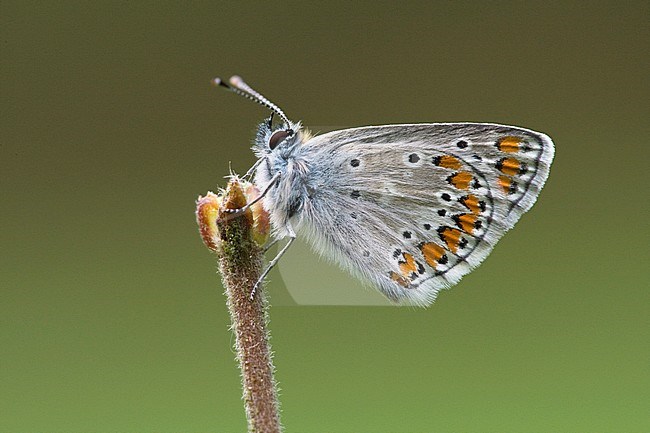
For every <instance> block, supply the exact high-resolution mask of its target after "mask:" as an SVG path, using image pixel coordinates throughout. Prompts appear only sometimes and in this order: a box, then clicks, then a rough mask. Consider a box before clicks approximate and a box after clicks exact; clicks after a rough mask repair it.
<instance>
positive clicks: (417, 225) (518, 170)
mask: <svg viewBox="0 0 650 433" xmlns="http://www.w3.org/2000/svg"><path fill="white" fill-rule="evenodd" d="M214 84H216V85H219V86H222V87H225V88H227V89H229V90H231V91H233V92H235V93H237V94H239V95H241V96H244V97H246V98H248V99H251V100H253V101H255V102H258V103H260V104H262V105H264V106H266V107H267V108H269V109H270V110H271V116H270V117H269V119H268V120H266V121H265V122H263V123H261V124H260V125H259V127H258V130H257V135H256V138H255V142H254V146H253V151H254V153H255V155H256V156H257V158H258V159H257V162H256V163H255V164H254V165H253V167H252V168H251V170H249V172H248V173H247V176H250V175H252V174H253V173H254V176H255V178H254V179H255V180H254V182H255V184H256V186H257V187H258V188H259V190H260V191H261V194H260V196H259V197H258V198H257V199H256V200H254V201H253V202H251V203H249V204H248V205H247V207H248V206H250V205H252V204H253V203H254V202H256V201H257V200H262V203H263V207H264V209H265V210H266V211H267V212H268V213H269V215H270V220H271V225H272V228H273V233H274V236H275V238H276V239H278V240H280V239H287V243H286V244H285V245H284V247H283V248H281V249H280V251H279V253H278V255H277V256H276V257H275V258H274V259H273V260H271V261H270V263H269V266H268V267H267V268H266V270H265V272H264V273H263V275H262V277H261V278H260V280H259V281H258V284H256V286H255V288H257V287H258V285H259V284H260V282H261V281H262V280H263V279H264V278H265V277H266V275H267V274H268V271H269V270H270V269H271V268H272V266H273V265H275V264H276V263H277V261H278V260H279V259H280V257H281V256H282V255H283V254H284V253H285V252H286V251H287V249H288V248H289V247H290V246H291V244H292V243H293V241H294V240H295V239H296V237H297V236H298V235H301V236H302V235H305V236H306V238H307V240H309V241H310V243H311V245H312V247H313V248H314V249H315V250H316V251H317V252H319V253H321V254H322V255H323V256H325V257H328V258H330V259H331V260H333V261H335V262H336V263H338V264H339V265H341V266H342V267H343V268H345V269H347V270H348V271H350V272H351V273H352V274H353V275H355V276H356V277H358V278H359V279H361V280H362V281H364V282H366V283H369V284H370V285H372V286H374V287H376V288H377V289H379V291H381V293H383V294H384V295H385V296H386V297H387V298H388V299H390V300H392V301H394V302H397V303H400V302H407V303H412V304H416V305H429V304H431V303H432V302H433V301H434V300H435V298H436V296H437V295H438V293H439V291H440V290H441V289H443V288H448V287H451V286H452V285H454V284H456V283H457V282H458V281H459V280H460V279H461V278H462V277H463V276H464V275H466V274H467V273H469V272H470V271H471V270H472V269H474V268H475V267H477V266H478V265H479V264H480V263H481V262H482V261H483V260H484V259H485V258H486V257H487V256H488V254H489V253H490V252H491V251H492V249H493V248H494V246H495V245H496V243H497V242H498V241H499V239H501V237H502V236H503V235H504V234H505V233H506V232H507V231H508V230H509V229H511V228H512V227H513V226H514V225H515V223H516V222H517V221H518V220H519V218H520V217H521V216H522V215H523V214H524V213H525V212H526V211H528V210H529V209H530V208H531V207H532V206H533V204H534V203H535V201H536V200H537V197H538V195H539V193H540V191H541V189H542V187H543V186H544V183H545V182H546V179H547V178H548V175H549V170H550V166H551V163H552V161H553V156H554V145H553V142H552V140H551V139H550V138H549V137H548V136H547V135H545V134H543V133H540V132H535V131H532V130H529V129H525V128H520V127H516V126H506V125H499V124H493V123H467V122H460V123H421V124H399V125H381V126H365V127H359V128H351V129H343V130H338V131H332V132H328V133H325V134H322V135H316V136H312V135H311V134H310V132H309V131H307V130H306V129H305V128H303V127H302V125H301V124H300V122H292V121H290V120H289V119H288V118H287V116H286V115H285V114H284V112H283V111H282V110H281V109H280V108H279V107H278V106H277V105H275V104H274V103H272V102H270V101H269V100H268V99H267V98H265V97H264V96H262V95H261V94H260V93H258V92H257V91H255V90H253V89H252V88H251V87H250V86H248V85H247V84H246V83H245V82H244V81H243V80H242V79H241V78H240V77H238V76H233V77H232V78H230V80H229V82H227V83H226V82H224V81H223V80H221V79H219V78H217V79H215V80H214ZM274 114H275V115H277V116H278V117H279V118H280V120H281V121H280V122H278V123H277V124H274V122H273V115H274ZM238 211H241V210H238ZM235 212H237V211H235ZM253 293H254V292H253Z"/></svg>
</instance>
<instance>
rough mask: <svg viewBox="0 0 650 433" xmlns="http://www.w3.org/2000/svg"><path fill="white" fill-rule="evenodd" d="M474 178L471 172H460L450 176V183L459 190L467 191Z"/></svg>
mask: <svg viewBox="0 0 650 433" xmlns="http://www.w3.org/2000/svg"><path fill="white" fill-rule="evenodd" d="M472 178H473V177H472V173H470V172H469V171H460V172H458V173H456V174H454V175H452V176H450V177H449V182H450V183H451V184H452V185H453V186H455V187H456V188H458V189H467V188H469V183H470V182H471V181H472Z"/></svg>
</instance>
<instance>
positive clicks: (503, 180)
mask: <svg viewBox="0 0 650 433" xmlns="http://www.w3.org/2000/svg"><path fill="white" fill-rule="evenodd" d="M511 185H512V179H510V178H509V177H508V176H499V186H501V188H503V191H504V192H505V193H506V194H508V193H509V192H510V186H511Z"/></svg>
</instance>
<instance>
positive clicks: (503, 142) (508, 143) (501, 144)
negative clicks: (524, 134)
mask: <svg viewBox="0 0 650 433" xmlns="http://www.w3.org/2000/svg"><path fill="white" fill-rule="evenodd" d="M522 141H523V140H522V139H521V138H519V137H503V138H502V139H500V140H499V141H498V142H497V149H499V150H500V151H501V152H507V153H517V152H519V145H520V144H521V142H522Z"/></svg>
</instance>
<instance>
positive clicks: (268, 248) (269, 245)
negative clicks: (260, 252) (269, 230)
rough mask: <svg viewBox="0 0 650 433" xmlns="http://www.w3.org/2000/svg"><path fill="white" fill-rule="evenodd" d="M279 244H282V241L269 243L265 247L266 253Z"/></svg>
mask: <svg viewBox="0 0 650 433" xmlns="http://www.w3.org/2000/svg"><path fill="white" fill-rule="evenodd" d="M278 242H280V239H274V240H273V241H271V242H269V243H268V244H267V245H266V246H265V247H264V252H265V253H266V252H267V251H268V250H270V249H271V248H273V246H274V245H275V244H277V243H278Z"/></svg>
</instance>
